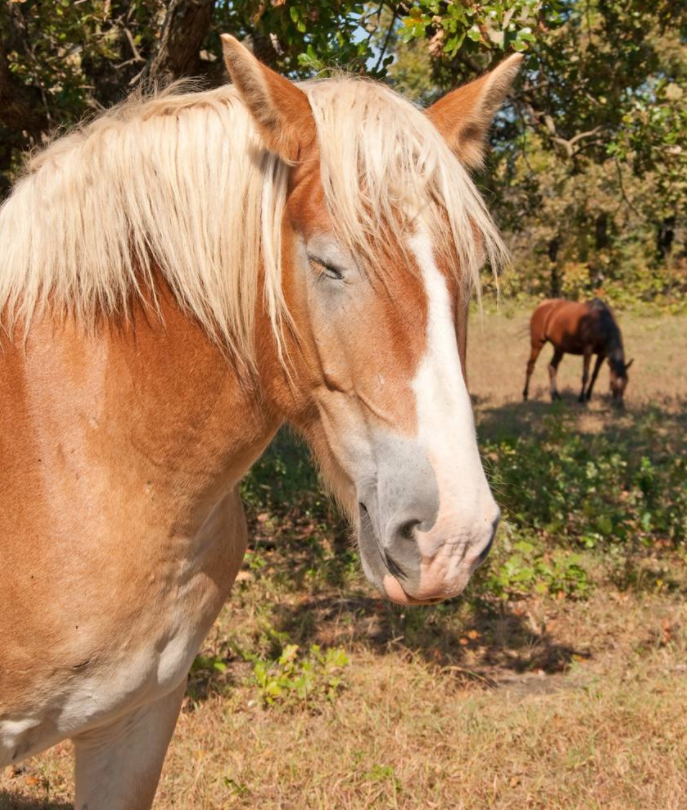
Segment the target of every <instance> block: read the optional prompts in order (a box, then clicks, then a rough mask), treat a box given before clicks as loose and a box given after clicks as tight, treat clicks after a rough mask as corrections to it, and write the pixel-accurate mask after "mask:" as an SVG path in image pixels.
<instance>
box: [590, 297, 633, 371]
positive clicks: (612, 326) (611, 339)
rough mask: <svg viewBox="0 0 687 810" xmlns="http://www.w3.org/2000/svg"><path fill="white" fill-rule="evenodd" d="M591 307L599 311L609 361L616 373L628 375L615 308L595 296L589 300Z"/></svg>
mask: <svg viewBox="0 0 687 810" xmlns="http://www.w3.org/2000/svg"><path fill="white" fill-rule="evenodd" d="M589 306H590V308H591V309H596V310H598V311H599V313H600V314H599V326H600V328H601V331H602V334H603V336H604V342H605V346H606V354H607V356H608V362H609V363H610V365H611V366H612V367H613V370H614V371H615V373H616V374H618V375H619V376H621V377H624V376H626V375H627V371H626V370H625V349H624V346H623V335H622V332H621V331H620V327H619V326H618V322H617V321H616V319H615V315H614V314H613V310H612V309H611V308H610V307H609V306H608V304H607V303H606V302H605V301H603V300H602V299H601V298H593V299H592V300H591V301H590V302H589Z"/></svg>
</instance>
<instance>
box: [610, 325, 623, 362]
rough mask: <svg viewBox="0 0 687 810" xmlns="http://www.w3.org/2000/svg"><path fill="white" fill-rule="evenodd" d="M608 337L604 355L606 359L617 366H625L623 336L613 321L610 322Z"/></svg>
mask: <svg viewBox="0 0 687 810" xmlns="http://www.w3.org/2000/svg"><path fill="white" fill-rule="evenodd" d="M611 327H612V328H611V330H610V335H609V338H608V340H607V342H606V356H607V357H608V361H609V362H610V363H611V365H613V366H614V367H617V368H621V367H622V368H624V366H625V349H624V347H623V338H622V335H621V334H620V329H618V327H617V325H616V324H615V322H612V325H611Z"/></svg>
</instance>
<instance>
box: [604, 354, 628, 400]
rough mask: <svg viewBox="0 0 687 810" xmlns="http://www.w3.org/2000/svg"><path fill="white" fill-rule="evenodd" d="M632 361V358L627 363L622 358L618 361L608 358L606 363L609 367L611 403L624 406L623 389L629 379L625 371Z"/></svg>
mask: <svg viewBox="0 0 687 810" xmlns="http://www.w3.org/2000/svg"><path fill="white" fill-rule="evenodd" d="M633 363H634V359H633V360H630V362H629V363H625V361H624V359H621V360H619V361H614V360H612V359H610V360H609V362H608V365H609V366H610V369H611V375H610V376H611V395H612V397H613V404H614V405H616V406H617V407H619V408H622V407H623V406H624V397H625V389H626V388H627V384H628V382H629V381H630V378H629V377H628V374H627V371H628V369H629V368H630V366H631V365H632V364H633Z"/></svg>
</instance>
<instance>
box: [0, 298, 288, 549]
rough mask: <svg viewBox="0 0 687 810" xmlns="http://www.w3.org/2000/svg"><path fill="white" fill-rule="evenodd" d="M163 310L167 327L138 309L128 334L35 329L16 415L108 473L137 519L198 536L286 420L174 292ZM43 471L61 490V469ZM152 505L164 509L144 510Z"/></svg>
mask: <svg viewBox="0 0 687 810" xmlns="http://www.w3.org/2000/svg"><path fill="white" fill-rule="evenodd" d="M158 298H159V302H160V310H161V316H162V317H160V316H159V315H157V314H154V313H153V312H152V311H151V310H146V309H144V307H143V306H142V305H138V306H135V307H134V308H133V312H132V315H131V319H130V321H129V322H128V323H126V324H122V325H118V326H114V325H110V326H108V325H103V326H102V327H101V328H100V329H98V330H97V331H96V333H94V334H87V335H85V334H84V333H83V330H82V329H80V328H79V327H77V326H75V325H74V324H72V323H67V324H65V325H63V326H61V327H58V328H56V327H55V325H54V323H53V322H52V319H50V321H47V320H46V321H45V322H40V321H37V322H35V323H34V324H33V325H32V327H31V331H30V334H29V340H28V344H27V351H26V356H25V359H24V360H20V359H18V360H15V361H13V362H21V363H22V364H23V368H22V370H21V371H22V374H23V375H24V376H25V377H26V378H27V379H29V380H30V384H29V385H27V386H26V388H25V389H24V390H28V394H27V395H26V396H25V397H24V398H25V399H26V401H23V402H16V403H14V405H13V406H12V408H11V412H16V411H17V409H19V410H20V411H21V410H22V409H23V410H26V411H27V412H28V413H30V414H31V418H32V424H31V433H32V435H33V436H34V437H35V436H43V437H44V439H45V443H46V444H50V446H55V447H57V446H63V447H66V446H69V447H72V448H73V453H74V455H73V458H74V459H78V462H75V463H78V464H79V465H80V466H81V467H82V468H83V469H84V470H86V471H92V470H104V471H105V473H104V474H105V475H106V479H107V480H111V481H112V482H114V483H115V484H117V486H119V487H122V488H126V490H127V492H128V493H129V495H128V499H130V501H131V503H132V508H133V509H143V510H144V512H145V513H146V514H147V515H148V514H149V512H150V510H151V509H152V510H153V512H154V515H155V518H154V522H155V523H159V525H161V526H167V527H169V529H170V532H173V533H174V534H179V533H180V534H183V535H186V536H193V535H194V534H195V533H196V531H197V530H198V527H199V526H200V525H202V524H203V522H204V520H205V519H206V517H207V515H208V514H209V513H210V511H211V510H212V509H213V507H214V506H215V504H217V503H218V502H219V501H220V500H221V499H222V498H223V497H224V496H225V495H226V494H227V493H228V492H229V491H230V490H231V489H232V488H233V487H234V486H235V485H236V484H237V482H238V481H239V480H240V478H241V477H242V476H243V474H244V473H245V472H246V470H247V469H248V468H249V467H250V465H251V464H252V463H253V462H254V461H255V460H256V459H257V458H258V457H259V456H260V455H261V453H262V452H263V450H264V448H265V447H266V445H267V444H268V442H269V441H270V439H271V438H272V436H273V435H274V433H275V432H276V430H277V429H278V427H279V424H280V418H279V416H278V414H277V413H276V412H275V411H274V410H273V409H271V408H270V407H269V405H266V403H265V401H264V397H262V396H261V392H260V391H259V390H258V389H257V388H256V387H255V386H252V385H248V384H245V383H244V382H242V381H241V380H240V378H239V376H238V375H237V374H236V372H235V371H234V370H233V368H232V365H231V363H230V362H229V361H228V360H227V357H226V356H225V354H224V353H223V352H222V351H221V350H220V348H219V347H218V346H217V345H216V344H215V343H214V342H213V341H212V340H211V339H210V338H209V337H208V336H207V334H206V333H205V331H204V330H203V329H202V328H201V327H200V326H199V325H197V323H195V321H193V320H192V319H191V318H190V317H189V316H188V315H187V314H186V313H184V312H183V311H182V310H181V308H180V307H179V306H178V304H177V303H176V302H175V301H174V299H173V297H172V296H171V294H169V292H168V291H164V290H163V291H162V292H161V294H160V295H159V296H158ZM15 354H16V356H17V357H20V355H21V351H20V350H17V351H16V352H15ZM6 359H9V358H6ZM45 369H49V371H45ZM0 393H1V392H0ZM20 396H24V394H23V392H22V393H21V394H20V393H18V394H17V398H19V397H20ZM0 404H1V403H0ZM9 410H10V408H9V407H8V411H9ZM82 423H83V424H82ZM38 443H39V444H40V440H38ZM15 444H16V445H17V446H16V447H15V448H14V450H12V449H10V452H11V453H12V455H13V457H15V458H16V459H17V464H18V465H20V466H21V464H22V462H21V457H22V455H23V456H26V457H28V454H27V453H26V448H22V447H21V440H20V439H17V442H15ZM70 452H72V451H70ZM43 464H44V468H45V467H47V466H50V465H51V466H52V468H53V473H54V476H55V477H56V478H59V475H60V469H61V461H60V459H59V458H55V459H54V463H53V462H50V461H48V460H47V459H44V460H43ZM19 473H20V475H19V477H20V478H21V469H20V470H19ZM87 474H88V475H92V474H93V473H92V472H88V473H87ZM146 493H154V499H155V503H154V504H148V503H144V502H143V501H145V499H146V497H151V496H147V495H146ZM141 499H143V500H141Z"/></svg>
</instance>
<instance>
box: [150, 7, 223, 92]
mask: <svg viewBox="0 0 687 810" xmlns="http://www.w3.org/2000/svg"><path fill="white" fill-rule="evenodd" d="M214 5H215V0H172V2H171V3H170V4H169V8H168V9H167V15H166V16H165V21H164V23H163V25H162V32H161V34H160V42H159V45H158V48H157V50H156V52H155V53H154V54H153V56H152V57H151V59H150V60H149V62H148V64H147V65H146V68H145V70H144V71H143V74H142V76H141V78H142V80H144V81H146V82H151V83H155V84H159V85H161V86H165V85H167V84H169V83H170V82H173V81H175V80H176V79H182V78H185V77H193V76H201V75H203V74H204V73H205V72H206V69H205V66H204V64H203V61H202V60H201V58H200V49H201V46H202V44H203V40H204V39H205V37H206V36H207V35H208V33H209V31H210V26H211V22H212V11H213V7H214Z"/></svg>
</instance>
